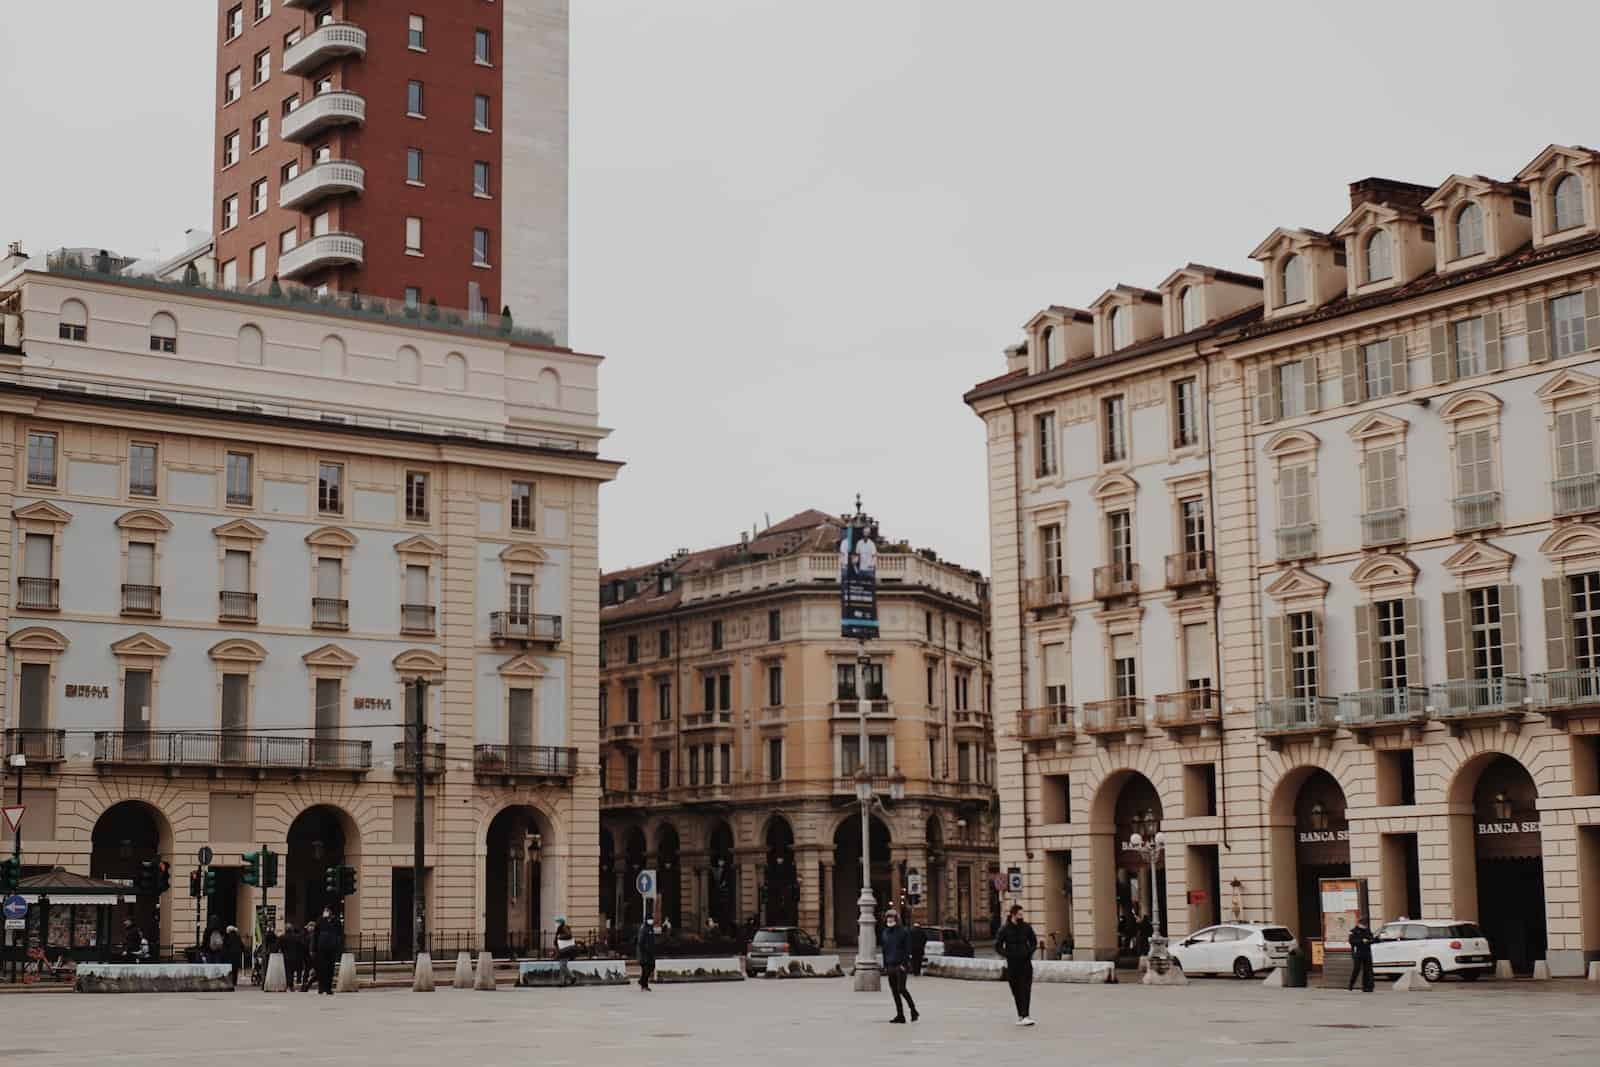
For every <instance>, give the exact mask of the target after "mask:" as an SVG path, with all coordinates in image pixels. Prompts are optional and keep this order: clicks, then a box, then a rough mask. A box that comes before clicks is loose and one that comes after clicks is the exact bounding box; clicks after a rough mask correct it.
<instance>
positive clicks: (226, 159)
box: [222, 130, 239, 168]
mask: <svg viewBox="0 0 1600 1067" xmlns="http://www.w3.org/2000/svg"><path fill="white" fill-rule="evenodd" d="M237 162H239V131H238V130H233V131H231V132H230V133H228V134H227V136H225V137H223V138H222V166H223V167H224V168H227V167H231V166H233V165H234V164H235V163H237Z"/></svg>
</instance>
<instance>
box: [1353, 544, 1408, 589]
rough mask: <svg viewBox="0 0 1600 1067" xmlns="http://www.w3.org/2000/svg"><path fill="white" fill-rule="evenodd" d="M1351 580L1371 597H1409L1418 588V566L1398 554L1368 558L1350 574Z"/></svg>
mask: <svg viewBox="0 0 1600 1067" xmlns="http://www.w3.org/2000/svg"><path fill="white" fill-rule="evenodd" d="M1350 580H1351V581H1352V582H1354V583H1355V584H1356V585H1357V586H1359V587H1360V588H1362V589H1364V590H1366V591H1367V594H1368V595H1369V596H1374V595H1378V594H1387V595H1393V596H1400V597H1408V596H1411V595H1412V592H1413V591H1414V590H1415V588H1416V583H1417V565H1416V564H1415V563H1412V562H1411V560H1409V559H1408V558H1406V557H1405V556H1403V555H1400V554H1398V553H1395V554H1393V555H1382V556H1368V557H1367V558H1366V559H1364V560H1362V561H1361V562H1360V563H1359V564H1357V565H1356V568H1355V570H1353V571H1351V572H1350Z"/></svg>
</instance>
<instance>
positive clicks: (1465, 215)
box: [1455, 200, 1483, 258]
mask: <svg viewBox="0 0 1600 1067" xmlns="http://www.w3.org/2000/svg"><path fill="white" fill-rule="evenodd" d="M1455 228H1456V230H1455V239H1456V256H1457V258H1460V257H1463V256H1476V255H1478V254H1480V253H1481V252H1482V251H1483V208H1481V207H1479V206H1478V205H1477V204H1476V203H1474V202H1473V201H1471V200H1469V201H1467V202H1466V203H1465V204H1462V205H1461V210H1460V211H1457V212H1456V221H1455Z"/></svg>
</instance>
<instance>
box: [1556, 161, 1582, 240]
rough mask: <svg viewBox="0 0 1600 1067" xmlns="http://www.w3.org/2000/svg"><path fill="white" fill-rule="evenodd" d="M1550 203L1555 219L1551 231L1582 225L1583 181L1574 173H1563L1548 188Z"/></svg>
mask: <svg viewBox="0 0 1600 1067" xmlns="http://www.w3.org/2000/svg"><path fill="white" fill-rule="evenodd" d="M1550 204H1551V207H1552V208H1553V212H1554V213H1553V218H1554V219H1555V223H1554V225H1553V226H1552V227H1551V230H1552V232H1555V231H1559V230H1570V229H1572V228H1573V227H1574V226H1582V225H1583V182H1582V181H1581V180H1580V179H1579V178H1578V176H1577V175H1576V174H1567V175H1564V176H1563V177H1562V178H1561V180H1560V181H1558V182H1556V184H1555V188H1554V189H1552V190H1550Z"/></svg>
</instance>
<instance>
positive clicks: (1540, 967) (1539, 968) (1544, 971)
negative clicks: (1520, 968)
mask: <svg viewBox="0 0 1600 1067" xmlns="http://www.w3.org/2000/svg"><path fill="white" fill-rule="evenodd" d="M1533 980H1534V981H1536V982H1548V981H1549V980H1550V961H1549V960H1534V961H1533Z"/></svg>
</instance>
